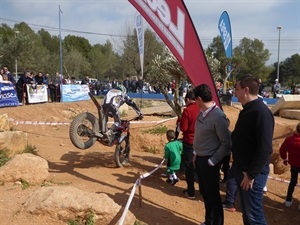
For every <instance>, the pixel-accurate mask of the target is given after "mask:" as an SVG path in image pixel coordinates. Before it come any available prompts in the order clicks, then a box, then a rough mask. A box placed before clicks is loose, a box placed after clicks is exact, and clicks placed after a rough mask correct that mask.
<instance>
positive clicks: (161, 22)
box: [136, 0, 185, 59]
mask: <svg viewBox="0 0 300 225" xmlns="http://www.w3.org/2000/svg"><path fill="white" fill-rule="evenodd" d="M136 3H137V4H138V5H139V6H140V7H141V8H142V9H143V10H144V11H145V12H146V13H147V15H148V16H149V17H150V18H151V20H152V21H153V23H155V25H156V26H157V27H158V28H159V29H160V30H161V32H163V33H164V34H165V35H166V37H167V38H168V40H169V41H170V42H171V43H172V45H173V46H174V48H175V49H176V51H177V52H178V54H179V55H180V56H181V58H182V59H184V40H185V14H184V13H183V11H182V10H181V9H180V8H179V7H177V25H176V24H174V23H173V22H172V15H171V11H170V7H169V6H168V3H167V2H165V1H164V0H136ZM155 12H156V13H157V15H158V16H157V15H156V14H155Z"/></svg>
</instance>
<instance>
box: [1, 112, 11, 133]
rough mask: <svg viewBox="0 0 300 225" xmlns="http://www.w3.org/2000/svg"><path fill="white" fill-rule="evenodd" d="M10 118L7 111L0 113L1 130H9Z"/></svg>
mask: <svg viewBox="0 0 300 225" xmlns="http://www.w3.org/2000/svg"><path fill="white" fill-rule="evenodd" d="M9 129H10V127H9V120H8V115H7V113H5V114H1V115H0V132H3V131H9Z"/></svg>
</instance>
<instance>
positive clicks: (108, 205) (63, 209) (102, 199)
mask: <svg viewBox="0 0 300 225" xmlns="http://www.w3.org/2000/svg"><path fill="white" fill-rule="evenodd" d="M24 210H25V211H27V212H29V213H31V214H36V215H42V216H43V215H46V216H50V217H52V218H55V219H59V220H62V221H66V222H67V221H69V220H74V219H75V218H77V217H81V218H84V217H86V215H87V213H88V212H89V211H90V210H92V211H93V212H94V215H95V216H94V218H95V224H98V225H113V224H118V220H119V219H120V217H121V215H122V211H121V206H120V205H118V204H116V203H115V202H114V201H113V200H112V199H111V198H109V197H108V196H107V195H106V194H103V193H101V194H95V193H89V192H87V191H83V190H79V189H77V188H74V187H42V188H40V189H38V190H36V191H35V192H33V193H32V194H31V195H30V196H29V198H28V199H27V201H26V202H25V204H24ZM135 220H136V218H135V216H134V215H133V214H132V213H131V212H130V211H128V214H127V216H126V219H125V222H124V225H133V224H134V223H135Z"/></svg>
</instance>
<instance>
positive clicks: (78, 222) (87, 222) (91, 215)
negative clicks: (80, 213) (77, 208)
mask: <svg viewBox="0 0 300 225" xmlns="http://www.w3.org/2000/svg"><path fill="white" fill-rule="evenodd" d="M67 224H68V225H94V224H95V212H94V211H93V210H92V209H90V210H89V211H88V212H87V213H86V215H85V216H84V217H83V218H82V217H77V218H76V219H75V220H69V221H68V223H67Z"/></svg>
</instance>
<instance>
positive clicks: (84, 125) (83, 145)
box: [69, 112, 99, 149]
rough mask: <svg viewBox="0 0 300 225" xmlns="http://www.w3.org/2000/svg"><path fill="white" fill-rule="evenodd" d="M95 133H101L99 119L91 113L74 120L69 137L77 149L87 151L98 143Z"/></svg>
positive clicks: (85, 113)
mask: <svg viewBox="0 0 300 225" xmlns="http://www.w3.org/2000/svg"><path fill="white" fill-rule="evenodd" d="M95 132H99V122H98V119H97V118H96V117H95V116H94V115H93V114H91V113H88V112H83V113H81V114H79V115H77V116H76V117H75V118H74V119H73V121H72V123H71V125H70V130H69V136H70V139H71V142H72V143H73V145H74V146H75V147H77V148H79V149H87V148H90V147H91V146H92V145H93V144H94V143H95V142H96V141H97V137H95V136H94V134H95Z"/></svg>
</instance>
